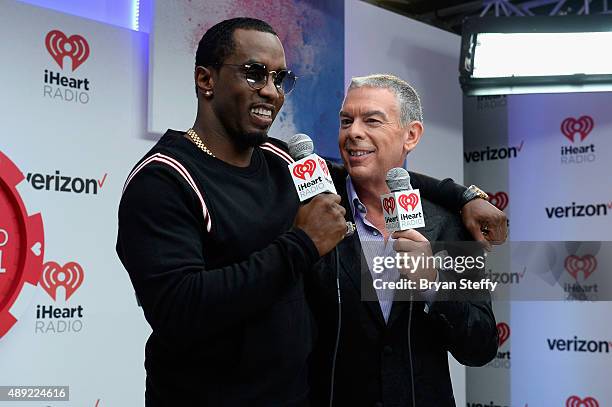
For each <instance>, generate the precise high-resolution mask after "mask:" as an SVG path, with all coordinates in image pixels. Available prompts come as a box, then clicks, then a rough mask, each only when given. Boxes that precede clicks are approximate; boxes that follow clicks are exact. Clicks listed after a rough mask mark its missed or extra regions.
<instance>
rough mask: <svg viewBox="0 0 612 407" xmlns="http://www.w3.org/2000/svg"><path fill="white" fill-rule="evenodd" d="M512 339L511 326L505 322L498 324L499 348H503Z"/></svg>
mask: <svg viewBox="0 0 612 407" xmlns="http://www.w3.org/2000/svg"><path fill="white" fill-rule="evenodd" d="M509 337H510V326H509V325H508V324H507V323H505V322H500V323H499V324H497V338H498V341H499V346H502V345H503V344H504V343H505V342H506V341H507V340H508V338H509Z"/></svg>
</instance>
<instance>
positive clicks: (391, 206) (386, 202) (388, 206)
mask: <svg viewBox="0 0 612 407" xmlns="http://www.w3.org/2000/svg"><path fill="white" fill-rule="evenodd" d="M383 209H384V210H385V211H386V212H387V213H388V214H389V215H391V214H393V211H395V198H393V197H392V196H391V197H389V198H384V199H383Z"/></svg>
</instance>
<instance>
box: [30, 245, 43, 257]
mask: <svg viewBox="0 0 612 407" xmlns="http://www.w3.org/2000/svg"><path fill="white" fill-rule="evenodd" d="M30 250H32V253H34V254H35V255H37V256H40V254H41V253H42V244H41V243H40V242H36V243H34V245H33V246H32V247H31V249H30Z"/></svg>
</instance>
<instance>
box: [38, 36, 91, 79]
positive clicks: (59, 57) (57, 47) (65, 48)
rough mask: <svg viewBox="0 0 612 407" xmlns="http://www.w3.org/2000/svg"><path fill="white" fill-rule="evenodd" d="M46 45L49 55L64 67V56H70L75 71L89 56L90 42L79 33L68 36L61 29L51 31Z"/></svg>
mask: <svg viewBox="0 0 612 407" xmlns="http://www.w3.org/2000/svg"><path fill="white" fill-rule="evenodd" d="M45 46H46V47H47V51H49V55H51V57H52V58H53V59H54V60H55V62H57V64H58V65H59V67H60V68H62V69H64V57H68V58H70V60H71V61H72V71H73V72H74V71H75V70H76V69H77V68H78V67H79V66H81V65H82V64H83V62H85V61H86V60H87V58H88V57H89V44H88V43H87V40H86V39H85V38H83V37H82V36H80V35H78V34H74V35H71V36H70V37H67V36H66V34H64V33H63V32H61V31H60V30H52V31H49V33H48V34H47V36H46V37H45Z"/></svg>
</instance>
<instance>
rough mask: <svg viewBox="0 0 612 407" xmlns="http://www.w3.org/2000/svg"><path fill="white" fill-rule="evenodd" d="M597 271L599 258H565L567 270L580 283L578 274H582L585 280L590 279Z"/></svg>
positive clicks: (588, 255) (589, 255) (586, 256)
mask: <svg viewBox="0 0 612 407" xmlns="http://www.w3.org/2000/svg"><path fill="white" fill-rule="evenodd" d="M596 269H597V258H595V256H593V255H591V254H587V255H584V256H582V257H580V256H575V255H571V256H567V257H566V258H565V270H567V272H568V273H569V274H570V275H571V276H572V277H574V280H576V281H578V274H579V273H580V272H582V273H583V274H584V279H585V280H586V279H588V278H589V277H590V276H591V274H593V273H594V272H595V270H596Z"/></svg>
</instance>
